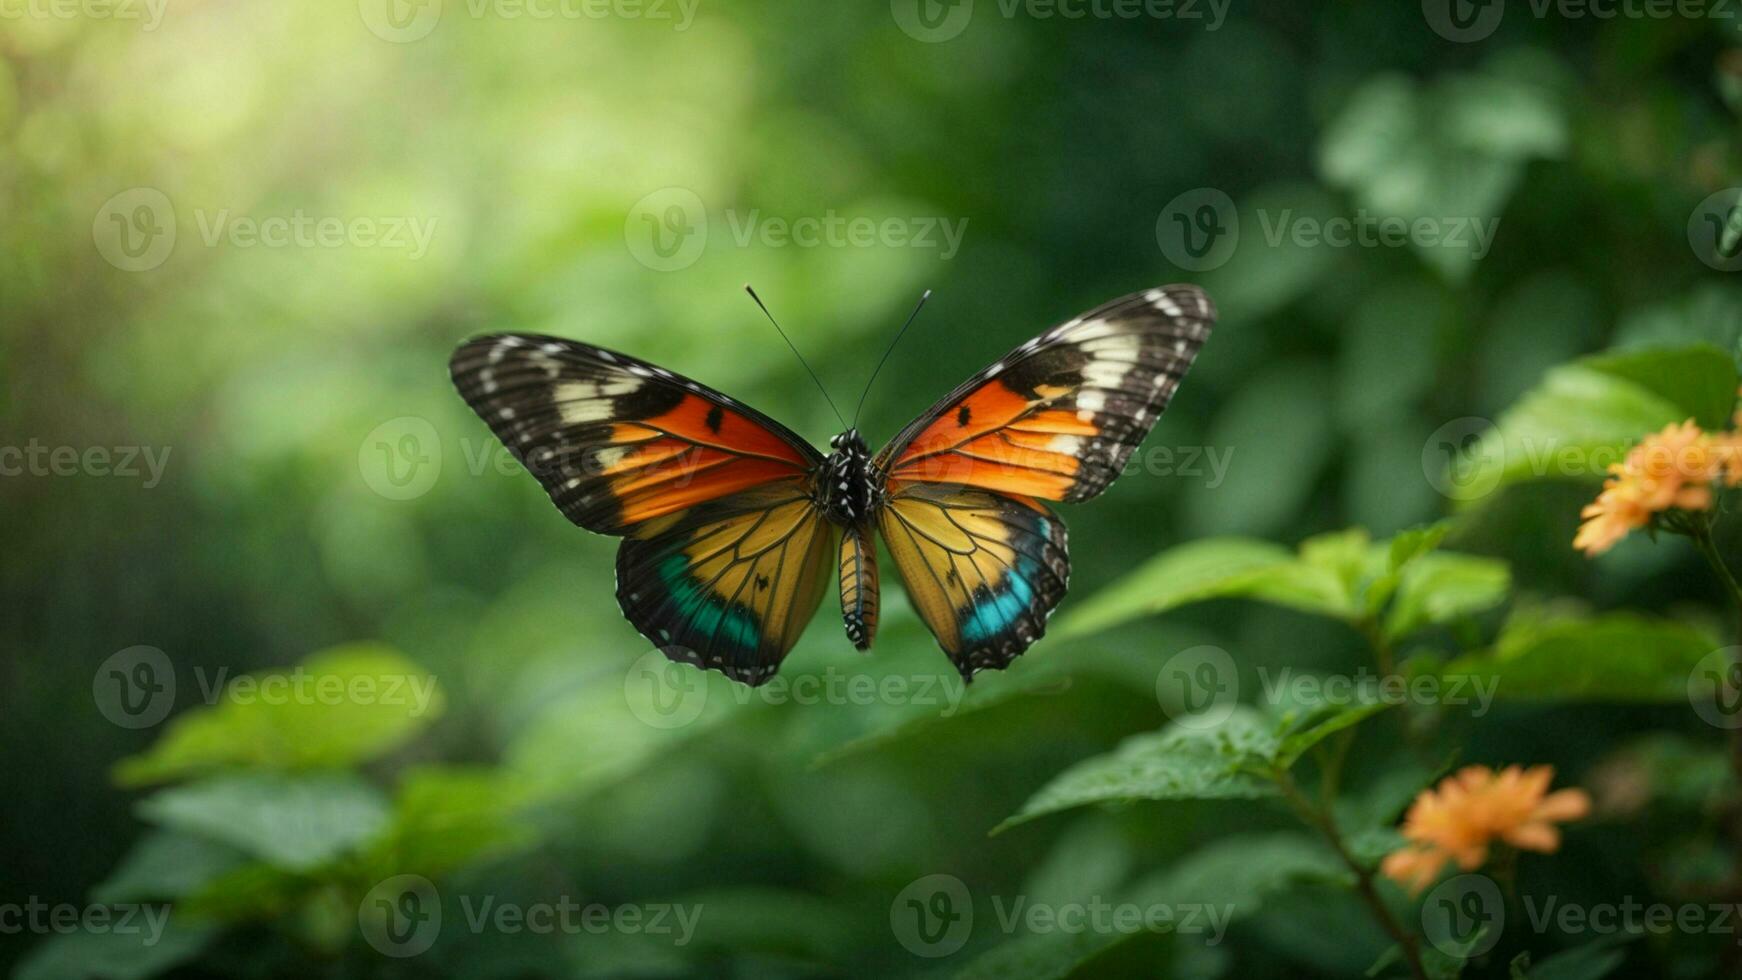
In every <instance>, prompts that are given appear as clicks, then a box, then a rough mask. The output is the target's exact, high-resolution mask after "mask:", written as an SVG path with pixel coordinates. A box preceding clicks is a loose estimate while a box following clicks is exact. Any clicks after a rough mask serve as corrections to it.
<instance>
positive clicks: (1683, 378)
mask: <svg viewBox="0 0 1742 980" xmlns="http://www.w3.org/2000/svg"><path fill="white" fill-rule="evenodd" d="M1579 363H1580V364H1583V365H1584V366H1585V367H1587V368H1590V369H1591V370H1593V371H1601V372H1603V373H1604V374H1609V375H1613V376H1614V377H1617V378H1623V379H1625V380H1628V381H1631V382H1633V383H1634V384H1636V385H1638V386H1640V387H1641V388H1644V389H1645V390H1647V391H1649V392H1651V393H1652V394H1654V395H1657V396H1658V397H1659V398H1662V399H1663V400H1665V401H1667V402H1669V403H1670V404H1672V405H1674V406H1676V408H1677V409H1679V410H1680V412H1681V413H1682V417H1683V418H1688V417H1691V418H1693V420H1694V421H1695V422H1697V423H1699V425H1700V426H1701V427H1702V428H1706V429H1725V428H1729V426H1730V412H1731V409H1732V408H1733V407H1734V406H1735V404H1736V364H1735V362H1734V361H1732V360H1731V358H1730V355H1729V354H1726V353H1725V352H1724V351H1722V350H1720V349H1719V348H1717V347H1714V346H1712V345H1710V344H1696V345H1694V346H1691V347H1680V348H1668V349H1656V350H1638V351H1626V352H1622V353H1614V354H1599V355H1596V356H1594V357H1587V358H1584V359H1583V360H1581V361H1580V362H1579ZM1675 421H1681V420H1680V419H1677V420H1675Z"/></svg>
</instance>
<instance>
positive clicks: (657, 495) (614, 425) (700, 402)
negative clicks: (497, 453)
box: [450, 334, 822, 534]
mask: <svg viewBox="0 0 1742 980" xmlns="http://www.w3.org/2000/svg"><path fill="white" fill-rule="evenodd" d="M450 369H451V371H452V373H453V378H454V384H455V386H456V387H458V388H459V391H460V394H461V395H462V396H464V397H465V399H466V402H467V403H468V404H470V405H471V406H472V409H473V410H474V411H476V412H477V413H478V416H479V417H480V418H482V419H483V420H484V421H485V422H486V423H488V424H489V426H490V428H491V430H492V431H494V432H495V433H496V435H497V436H498V437H500V438H501V440H502V442H503V444H504V445H506V446H507V447H508V448H509V449H510V450H511V451H512V452H513V453H514V454H515V456H516V457H517V458H518V459H519V460H520V461H521V463H523V464H524V465H525V466H526V468H527V470H529V471H530V472H531V473H532V475H533V476H535V477H537V478H538V481H539V483H540V484H542V485H543V486H544V489H545V492H546V493H548V494H550V497H551V500H552V501H553V502H554V503H555V504H556V505H557V507H558V508H559V509H560V510H561V511H562V512H563V515H564V516H565V517H567V518H568V519H569V520H571V521H573V522H575V523H576V524H579V525H580V526H581V527H584V528H586V529H588V530H590V531H598V532H600V533H604V534H626V533H629V532H630V531H631V530H632V529H634V528H635V527H636V526H637V525H639V524H642V523H644V522H646V521H650V520H656V519H659V518H662V517H665V516H668V515H672V514H679V513H682V512H683V511H685V510H687V509H688V508H691V507H694V506H696V505H698V504H703V503H707V502H709V501H714V500H719V499H721V498H724V497H729V496H731V495H733V494H736V493H739V492H742V491H746V490H751V489H755V488H758V487H762V486H765V485H771V484H779V485H782V486H783V487H785V488H787V489H788V490H790V489H791V488H794V487H797V486H800V485H802V483H803V482H804V481H805V479H806V478H807V475H808V474H809V472H810V470H811V469H813V468H814V467H815V466H816V465H818V464H819V463H820V462H821V461H822V457H821V456H819V455H818V454H817V452H816V450H814V449H812V448H811V447H810V445H809V444H807V443H806V442H805V441H804V440H803V439H801V438H799V437H798V436H797V435H795V434H794V433H793V432H792V431H790V430H788V429H787V428H785V427H784V426H782V425H780V424H779V423H778V422H775V421H774V420H772V419H769V418H768V417H766V416H764V415H761V414H760V413H758V412H756V411H754V410H753V409H751V408H749V407H747V406H745V405H741V404H739V403H738V402H735V401H733V400H732V399H730V398H728V397H726V396H725V395H722V394H720V393H719V392H716V391H713V390H712V389H709V388H706V387H703V386H702V385H700V384H697V383H696V382H694V381H690V380H688V379H686V378H682V377H679V376H678V375H675V374H673V373H671V372H670V371H667V370H665V369H663V368H658V367H655V366H653V365H651V364H648V363H646V362H644V361H638V360H636V359H634V358H632V357H628V356H627V355H623V354H618V353H616V352H614V351H608V350H604V349H603V348H598V347H589V346H587V345H586V344H577V343H575V342H573V341H568V340H559V339H557V338H554V337H536V336H528V335H524V334H502V335H497V336H492V337H479V338H477V339H476V340H472V341H468V342H467V343H465V344H463V345H461V347H460V348H459V350H457V351H455V352H454V356H453V360H452V362H451V364H450Z"/></svg>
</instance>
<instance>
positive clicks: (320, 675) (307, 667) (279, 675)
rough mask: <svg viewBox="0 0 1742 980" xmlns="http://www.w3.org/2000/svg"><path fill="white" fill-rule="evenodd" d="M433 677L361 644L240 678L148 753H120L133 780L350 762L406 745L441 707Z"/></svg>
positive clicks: (125, 776)
mask: <svg viewBox="0 0 1742 980" xmlns="http://www.w3.org/2000/svg"><path fill="white" fill-rule="evenodd" d="M442 706H443V699H442V695H441V692H440V691H439V689H437V687H436V684H435V678H434V676H432V675H431V674H429V673H428V672H427V671H425V670H424V669H422V668H420V667H418V666H417V665H416V664H414V663H412V662H411V661H410V660H408V659H406V658H405V657H404V656H403V655H402V654H400V653H398V652H397V651H395V650H392V649H389V648H387V647H384V646H379V645H367V644H358V645H353V646H346V647H338V648H335V649H333V650H328V651H324V652H322V653H318V654H315V655H313V656H311V657H309V659H308V660H307V661H306V662H305V663H304V664H303V665H302V667H301V668H299V669H297V670H296V671H293V672H279V671H268V672H264V673H260V674H247V675H243V676H241V677H237V678H234V679H232V680H230V681H229V683H228V684H227V685H226V686H225V687H224V688H223V689H222V690H221V691H218V692H216V703H214V704H212V705H210V706H208V707H204V708H199V709H196V710H194V711H190V712H187V713H185V714H183V715H180V716H178V717H177V718H176V719H175V721H174V722H172V723H171V725H170V728H169V730H168V731H167V732H166V733H165V735H164V737H163V738H162V739H161V740H159V741H158V743H157V744H156V745H154V746H153V747H152V749H151V751H149V752H147V753H144V754H142V755H138V756H134V757H132V758H129V759H124V760H122V761H121V762H120V763H119V764H118V765H117V766H116V769H115V775H116V778H117V779H119V780H120V781H121V782H122V783H124V784H126V785H129V786H140V785H146V784H150V783H160V782H165V781H168V780H172V779H185V778H187V777H189V776H198V775H205V774H208V773H215V772H222V771H224V770H226V769H234V768H255V769H272V770H282V771H296V770H303V769H330V768H340V767H345V766H353V765H357V764H359V763H362V762H367V761H369V760H370V759H373V758H376V757H377V756H380V755H382V754H384V753H387V752H390V751H392V750H393V749H394V748H396V747H398V746H400V745H403V744H404V743H405V742H406V741H408V740H410V739H411V738H412V737H413V736H415V735H416V734H417V733H418V732H419V731H421V730H423V729H424V727H426V726H427V725H429V724H430V722H432V721H434V720H435V718H436V717H437V716H438V715H439V714H440V713H441V710H442Z"/></svg>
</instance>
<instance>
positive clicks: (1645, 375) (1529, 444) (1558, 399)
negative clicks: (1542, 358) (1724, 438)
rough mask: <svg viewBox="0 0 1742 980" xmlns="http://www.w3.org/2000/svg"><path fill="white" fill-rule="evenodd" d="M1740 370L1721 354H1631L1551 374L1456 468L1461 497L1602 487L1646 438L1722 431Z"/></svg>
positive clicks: (1691, 350)
mask: <svg viewBox="0 0 1742 980" xmlns="http://www.w3.org/2000/svg"><path fill="white" fill-rule="evenodd" d="M1736 380H1737V373H1736V366H1735V362H1734V360H1733V358H1732V357H1731V355H1729V354H1727V353H1725V352H1724V351H1721V350H1719V349H1717V348H1714V347H1706V346H1699V347H1687V348H1677V349H1656V350H1640V351H1627V352H1620V353H1613V354H1604V355H1599V356H1594V357H1587V358H1582V359H1580V360H1578V361H1575V362H1573V363H1572V364H1568V365H1565V366H1562V367H1558V368H1555V369H1554V370H1552V371H1550V372H1549V373H1548V375H1547V376H1546V377H1545V378H1544V379H1543V381H1542V383H1541V384H1540V385H1538V386H1537V387H1536V388H1534V389H1532V390H1531V391H1530V392H1529V393H1528V394H1526V395H1525V396H1524V398H1522V399H1521V400H1520V401H1519V402H1518V404H1516V405H1514V406H1513V407H1512V408H1509V409H1507V410H1506V412H1505V413H1504V414H1502V415H1501V416H1500V419H1499V421H1498V423H1497V424H1496V425H1495V427H1494V428H1493V429H1492V430H1490V431H1488V432H1487V433H1485V434H1483V435H1482V437H1481V439H1480V441H1479V442H1477V443H1476V444H1475V445H1474V446H1473V447H1471V448H1470V449H1469V450H1468V452H1466V453H1465V454H1464V456H1463V457H1462V458H1460V459H1458V460H1456V461H1454V463H1453V464H1452V465H1453V466H1454V467H1455V474H1454V476H1452V477H1450V479H1451V480H1452V483H1453V485H1454V486H1455V487H1458V488H1461V491H1462V492H1461V493H1459V496H1460V497H1462V498H1463V499H1468V500H1475V499H1481V498H1483V497H1486V496H1487V495H1488V494H1490V493H1492V492H1493V491H1494V490H1495V489H1497V488H1499V487H1503V486H1505V485H1507V484H1511V483H1518V482H1521V481H1526V480H1540V479H1571V480H1581V481H1586V482H1593V481H1599V480H1601V479H1602V478H1603V477H1604V476H1605V475H1606V471H1607V467H1608V465H1609V464H1611V463H1618V462H1620V461H1621V459H1622V458H1623V457H1625V455H1626V452H1627V449H1628V448H1629V447H1631V446H1632V445H1633V444H1634V443H1636V442H1638V441H1639V440H1640V439H1641V438H1642V437H1643V436H1644V435H1646V434H1647V433H1651V432H1656V431H1657V430H1659V429H1661V428H1663V427H1664V426H1665V425H1669V424H1671V423H1673V422H1681V421H1684V420H1686V419H1690V418H1691V419H1693V420H1694V421H1696V422H1697V423H1699V424H1700V425H1702V426H1707V427H1715V428H1723V427H1725V426H1726V424H1727V421H1728V419H1729V415H1730V409H1731V406H1733V405H1734V404H1735V401H1736Z"/></svg>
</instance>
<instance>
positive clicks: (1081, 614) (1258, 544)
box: [1058, 525, 1511, 639]
mask: <svg viewBox="0 0 1742 980" xmlns="http://www.w3.org/2000/svg"><path fill="white" fill-rule="evenodd" d="M1449 530H1450V528H1449V526H1447V525H1434V526H1430V527H1424V528H1417V529H1414V530H1411V531H1407V532H1405V533H1403V534H1400V535H1398V536H1397V537H1396V538H1393V539H1391V540H1390V541H1383V542H1377V543H1374V542H1371V541H1370V540H1369V538H1368V536H1367V532H1366V531H1364V530H1362V529H1360V528H1354V529H1351V530H1348V531H1341V532H1337V533H1333V534H1325V535H1320V536H1318V537H1314V538H1309V539H1308V540H1307V541H1305V542H1303V543H1302V544H1301V546H1300V549H1299V551H1298V553H1290V552H1289V551H1288V550H1287V549H1284V548H1280V547H1278V546H1276V545H1273V544H1269V543H1267V542H1263V541H1254V540H1250V539H1245V538H1212V539H1208V540H1203V541H1194V542H1192V543H1190V544H1184V545H1180V546H1179V547H1177V548H1173V549H1170V550H1168V551H1164V552H1162V553H1161V554H1159V555H1157V556H1155V557H1154V558H1152V559H1150V560H1149V561H1148V562H1146V563H1144V564H1143V565H1142V566H1140V567H1139V568H1138V569H1137V570H1136V571H1135V572H1132V573H1131V574H1129V575H1128V576H1126V577H1125V578H1123V579H1121V580H1120V581H1119V582H1117V583H1115V584H1114V585H1112V586H1110V587H1108V588H1107V589H1105V590H1103V591H1102V592H1100V593H1099V594H1097V595H1095V596H1094V597H1092V598H1091V599H1089V600H1088V601H1087V602H1084V603H1083V604H1082V605H1080V606H1078V607H1077V608H1076V609H1075V610H1074V611H1073V612H1072V613H1071V614H1070V615H1069V616H1068V617H1063V618H1062V620H1061V623H1060V625H1059V627H1058V635H1061V636H1066V637H1071V636H1084V635H1089V634H1093V633H1096V632H1099V631H1101V630H1104V629H1108V628H1111V627H1113V626H1117V625H1119V624H1121V623H1124V622H1128V621H1129V620H1132V619H1134V618H1137V617H1139V616H1144V615H1152V614H1155V613H1160V612H1165V611H1167V610H1169V609H1174V608H1177V607H1179V606H1183V605H1187V604H1189V603H1194V602H1202V601H1205V600H1208V599H1222V598H1245V599H1254V600H1257V601H1260V602H1267V603H1272V604H1274V605H1279V606H1286V607H1288V608H1291V609H1298V610H1300V611H1302V612H1309V613H1316V614H1318V615H1321V616H1328V617H1331V618H1334V619H1340V620H1344V621H1346V622H1349V623H1351V624H1357V625H1358V624H1361V623H1365V622H1372V621H1376V617H1379V616H1380V615H1381V613H1382V612H1383V611H1385V610H1387V609H1389V611H1388V612H1384V617H1383V619H1384V632H1385V633H1386V635H1387V636H1389V637H1391V638H1394V639H1395V638H1398V637H1402V636H1405V635H1407V634H1410V633H1413V632H1415V631H1416V630H1419V629H1421V628H1423V627H1426V626H1431V625H1436V624H1442V623H1449V622H1453V621H1455V620H1458V619H1461V618H1463V617H1466V616H1470V615H1473V614H1475V613H1479V612H1482V611H1484V610H1487V609H1490V608H1492V607H1494V606H1496V605H1498V604H1499V603H1501V602H1502V601H1503V600H1504V599H1505V598H1506V595H1507V591H1508V589H1509V587H1510V584H1511V578H1510V576H1509V574H1508V572H1507V569H1506V565H1505V564H1504V563H1503V562H1498V561H1495V560H1493V559H1491V558H1481V557H1477V556H1473V555H1459V554H1452V553H1435V552H1434V549H1435V548H1436V547H1438V545H1439V543H1440V542H1441V541H1443V540H1444V539H1445V536H1446V534H1447V532H1448V531H1449Z"/></svg>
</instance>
